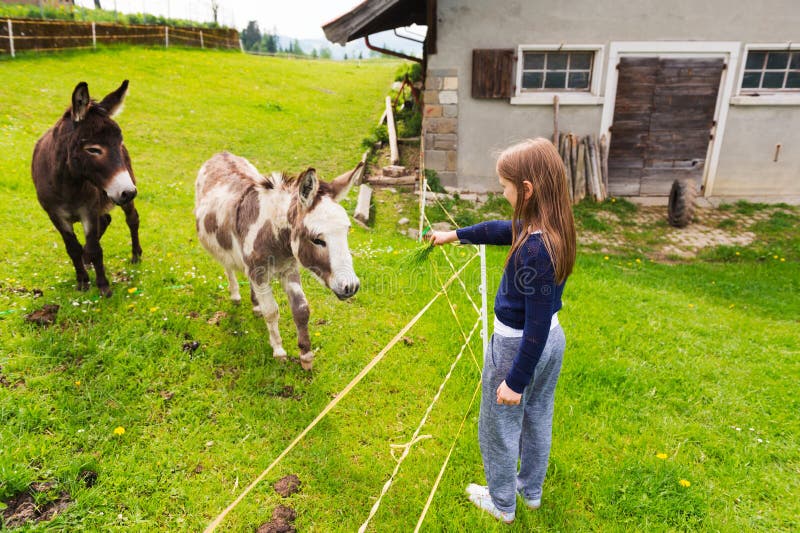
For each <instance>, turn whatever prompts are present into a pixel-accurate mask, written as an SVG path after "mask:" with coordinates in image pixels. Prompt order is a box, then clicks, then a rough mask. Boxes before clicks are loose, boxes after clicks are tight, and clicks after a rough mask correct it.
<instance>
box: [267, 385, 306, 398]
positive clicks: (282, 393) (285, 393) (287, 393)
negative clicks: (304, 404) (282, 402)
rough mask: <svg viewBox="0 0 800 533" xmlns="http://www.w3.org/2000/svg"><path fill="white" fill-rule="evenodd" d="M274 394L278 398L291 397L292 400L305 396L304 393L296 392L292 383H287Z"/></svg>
mask: <svg viewBox="0 0 800 533" xmlns="http://www.w3.org/2000/svg"><path fill="white" fill-rule="evenodd" d="M272 395H273V396H276V397H278V398H291V399H292V400H300V399H302V398H303V395H302V394H295V391H294V387H293V386H291V385H285V386H284V387H283V388H282V389H281V390H279V391H278V392H276V393H274V394H272Z"/></svg>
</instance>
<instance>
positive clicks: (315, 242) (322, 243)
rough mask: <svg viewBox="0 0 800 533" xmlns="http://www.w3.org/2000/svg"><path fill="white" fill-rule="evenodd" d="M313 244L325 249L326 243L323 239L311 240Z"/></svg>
mask: <svg viewBox="0 0 800 533" xmlns="http://www.w3.org/2000/svg"><path fill="white" fill-rule="evenodd" d="M311 242H313V243H314V244H316V245H317V246H322V247H323V248H324V247H325V241H323V240H322V239H311Z"/></svg>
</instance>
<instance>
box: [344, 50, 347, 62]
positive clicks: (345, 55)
mask: <svg viewBox="0 0 800 533" xmlns="http://www.w3.org/2000/svg"><path fill="white" fill-rule="evenodd" d="M344 60H345V61H347V52H345V53H344Z"/></svg>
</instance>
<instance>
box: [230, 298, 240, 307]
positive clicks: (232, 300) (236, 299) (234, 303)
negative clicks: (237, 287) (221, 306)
mask: <svg viewBox="0 0 800 533" xmlns="http://www.w3.org/2000/svg"><path fill="white" fill-rule="evenodd" d="M231 303H232V304H233V305H235V306H236V307H239V304H241V303H242V299H241V298H231Z"/></svg>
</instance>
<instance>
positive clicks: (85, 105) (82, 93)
mask: <svg viewBox="0 0 800 533" xmlns="http://www.w3.org/2000/svg"><path fill="white" fill-rule="evenodd" d="M87 109H89V85H87V84H86V82H85V81H82V82H80V83H79V84H78V85H76V86H75V90H74V91H72V110H71V114H72V120H73V121H75V122H80V121H81V120H83V117H85V116H86V110H87Z"/></svg>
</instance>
